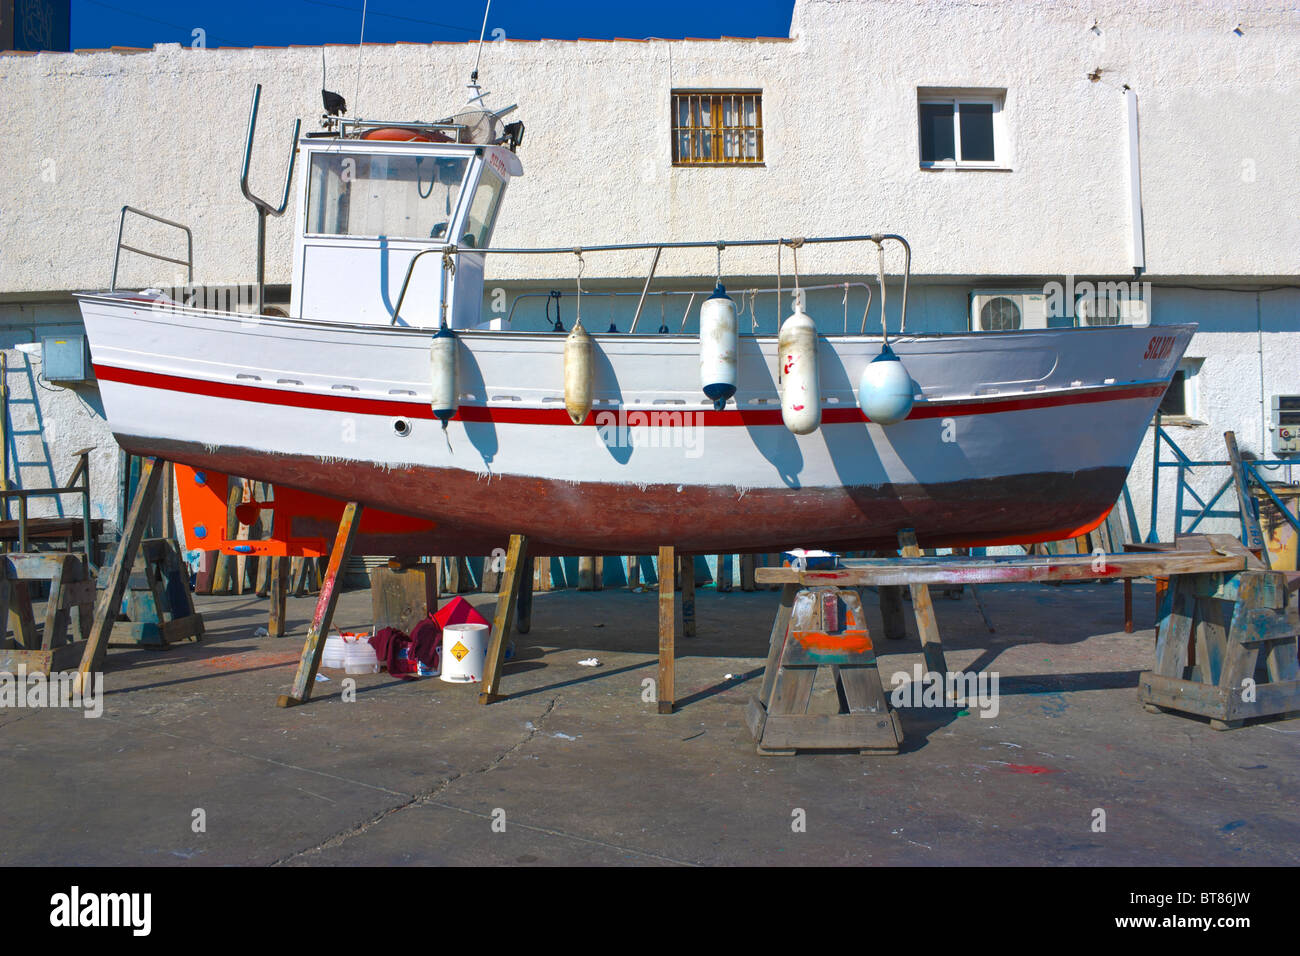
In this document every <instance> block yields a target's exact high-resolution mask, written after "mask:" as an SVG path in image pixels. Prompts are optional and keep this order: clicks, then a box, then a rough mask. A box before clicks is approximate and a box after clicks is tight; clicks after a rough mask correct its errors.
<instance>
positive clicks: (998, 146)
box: [916, 88, 1011, 169]
mask: <svg viewBox="0 0 1300 956" xmlns="http://www.w3.org/2000/svg"><path fill="white" fill-rule="evenodd" d="M1005 104H1006V91H1005V90H945V89H934V88H922V89H919V90H918V91H917V97H916V115H917V127H918V130H917V132H918V136H917V139H918V145H919V148H920V161H921V168H922V169H1010V168H1011V150H1010V146H1009V144H1008V141H1007V131H1006V111H1005V109H1004V106H1005Z"/></svg>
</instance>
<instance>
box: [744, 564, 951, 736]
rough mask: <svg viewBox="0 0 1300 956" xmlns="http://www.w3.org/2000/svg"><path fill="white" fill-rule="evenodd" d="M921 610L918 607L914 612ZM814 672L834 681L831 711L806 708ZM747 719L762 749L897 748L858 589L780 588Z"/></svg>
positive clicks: (895, 723)
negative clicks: (759, 683) (760, 684)
mask: <svg viewBox="0 0 1300 956" xmlns="http://www.w3.org/2000/svg"><path fill="white" fill-rule="evenodd" d="M763 570H769V569H763ZM760 580H761V578H760ZM922 587H924V585H922ZM919 614H920V612H919V610H918V619H919ZM936 637H937V632H936ZM940 656H941V657H942V652H941V654H940ZM819 677H820V678H822V679H823V680H825V679H826V678H827V677H829V678H830V679H831V680H833V681H834V684H835V694H836V697H837V698H838V701H839V710H838V712H837V713H834V714H817V713H812V712H811V711H810V710H809V707H810V705H811V703H812V694H813V686H814V684H815V683H817V681H818V678H819ZM745 722H746V723H747V724H748V725H749V730H750V733H752V734H753V735H754V739H755V740H756V741H757V742H758V752H759V753H760V754H766V755H783V756H791V755H793V754H794V753H796V752H797V751H799V750H856V751H858V752H859V753H863V754H868V753H888V754H896V753H898V747H899V745H900V744H901V743H902V742H903V728H902V725H901V724H900V723H899V720H898V714H897V712H895V711H893V710H891V709H890V706H889V701H888V699H887V698H886V696H885V690H884V687H883V686H882V685H881V683H880V671H879V669H878V668H877V666H876V657H875V652H874V650H873V648H872V645H871V635H870V634H869V633H868V631H867V624H866V620H865V618H864V617H863V614H862V602H861V600H860V599H859V597H858V593H857V591H855V590H851V589H847V588H846V589H840V588H837V587H812V588H804V589H802V590H801V589H800V588H799V586H798V585H797V584H791V583H787V584H785V585H784V586H783V587H782V589H781V607H780V610H778V611H777V615H776V621H775V622H773V624H772V641H771V645H770V649H769V651H768V656H767V667H766V669H765V670H764V672H763V688H762V690H761V691H760V693H759V696H758V697H751V698H750V699H749V704H748V706H747V707H746V708H745Z"/></svg>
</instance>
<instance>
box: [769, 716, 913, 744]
mask: <svg viewBox="0 0 1300 956" xmlns="http://www.w3.org/2000/svg"><path fill="white" fill-rule="evenodd" d="M891 716H892V715H890V714H870V713H862V714H801V715H799V716H788V715H781V714H774V713H770V712H769V713H768V715H767V721H766V723H765V725H764V727H763V741H762V744H761V745H760V746H761V747H762V749H763V750H865V751H870V752H876V753H898V743H899V742H898V738H897V736H896V735H895V733H894V722H893V721H892V720H891V719H890V718H891Z"/></svg>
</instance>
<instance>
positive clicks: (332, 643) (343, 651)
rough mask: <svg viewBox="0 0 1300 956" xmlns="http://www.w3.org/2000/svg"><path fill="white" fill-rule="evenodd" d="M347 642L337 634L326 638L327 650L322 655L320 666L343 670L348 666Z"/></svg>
mask: <svg viewBox="0 0 1300 956" xmlns="http://www.w3.org/2000/svg"><path fill="white" fill-rule="evenodd" d="M347 647H348V646H347V644H346V643H344V641H343V638H342V637H341V636H339V635H337V634H331V635H330V636H329V637H327V638H325V652H324V653H323V654H322V655H321V659H320V666H321V667H328V668H331V669H333V670H342V669H343V668H344V667H346V666H347V662H348V659H347Z"/></svg>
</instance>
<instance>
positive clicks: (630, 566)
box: [627, 554, 641, 591]
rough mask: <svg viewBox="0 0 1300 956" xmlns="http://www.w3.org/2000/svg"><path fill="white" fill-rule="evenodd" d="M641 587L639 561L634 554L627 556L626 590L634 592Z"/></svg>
mask: <svg viewBox="0 0 1300 956" xmlns="http://www.w3.org/2000/svg"><path fill="white" fill-rule="evenodd" d="M640 586H641V559H640V558H639V557H638V556H637V555H635V554H629V555H628V556H627V589H628V590H629V591H635V590H636V589H637V588H639V587H640Z"/></svg>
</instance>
